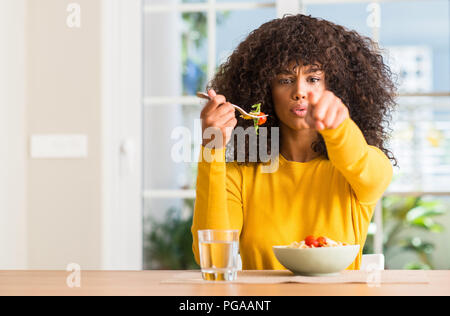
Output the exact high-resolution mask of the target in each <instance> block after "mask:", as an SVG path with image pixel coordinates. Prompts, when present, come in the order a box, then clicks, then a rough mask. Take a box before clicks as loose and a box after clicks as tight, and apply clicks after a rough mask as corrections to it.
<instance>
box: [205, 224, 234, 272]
mask: <svg viewBox="0 0 450 316" xmlns="http://www.w3.org/2000/svg"><path fill="white" fill-rule="evenodd" d="M198 242H199V249H200V266H201V269H202V277H203V279H204V280H208V281H233V280H236V276H237V269H238V251H239V231H238V230H218V229H207V230H199V231H198Z"/></svg>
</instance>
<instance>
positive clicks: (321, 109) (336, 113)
mask: <svg viewBox="0 0 450 316" xmlns="http://www.w3.org/2000/svg"><path fill="white" fill-rule="evenodd" d="M308 101H309V107H310V108H309V109H308V112H307V114H306V118H305V120H306V123H307V124H308V125H309V126H310V128H315V129H316V130H319V131H321V130H324V129H335V128H337V127H338V126H339V125H341V123H342V122H344V121H345V120H346V119H347V118H349V117H350V114H349V111H348V108H347V107H346V106H345V105H344V103H342V101H341V99H339V98H338V97H337V96H335V95H334V93H333V92H331V91H328V90H325V92H324V93H322V95H321V96H319V95H317V94H314V93H313V92H309V93H308Z"/></svg>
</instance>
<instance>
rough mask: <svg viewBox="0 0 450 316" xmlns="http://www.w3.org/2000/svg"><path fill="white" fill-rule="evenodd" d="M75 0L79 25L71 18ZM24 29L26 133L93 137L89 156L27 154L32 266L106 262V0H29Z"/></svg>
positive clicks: (84, 266) (83, 265) (58, 267)
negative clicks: (103, 55) (103, 102)
mask: <svg viewBox="0 0 450 316" xmlns="http://www.w3.org/2000/svg"><path fill="white" fill-rule="evenodd" d="M14 1H16V0H14ZM72 2H76V3H78V4H79V5H80V7H81V28H70V27H68V25H67V24H66V20H67V17H68V16H69V14H70V13H69V12H67V7H68V4H70V3H72ZM26 33H27V68H26V77H27V89H26V94H27V113H26V117H27V122H26V124H27V127H26V129H27V136H28V137H31V135H35V134H83V135H86V136H87V137H88V156H87V158H81V159H31V158H30V157H28V158H27V196H26V197H27V202H28V207H27V223H28V227H27V233H28V236H27V240H28V245H27V252H28V267H29V268H30V269H56V270H65V269H66V267H67V265H68V264H69V263H77V264H79V265H80V266H81V268H82V269H83V270H86V269H100V268H101V264H102V259H101V257H102V254H101V252H102V248H101V242H102V218H101V216H102V209H101V208H102V197H101V194H102V190H101V6H100V0H77V1H71V0H37V1H36V0H29V1H28V2H27V27H26Z"/></svg>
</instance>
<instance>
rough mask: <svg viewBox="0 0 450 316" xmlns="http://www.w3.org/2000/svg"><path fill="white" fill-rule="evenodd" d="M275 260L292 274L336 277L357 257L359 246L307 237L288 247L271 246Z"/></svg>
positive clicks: (325, 238) (322, 238)
mask: <svg viewBox="0 0 450 316" xmlns="http://www.w3.org/2000/svg"><path fill="white" fill-rule="evenodd" d="M272 249H273V252H274V254H275V257H276V258H277V260H278V261H279V262H280V263H281V264H282V265H283V266H284V267H285V268H286V269H288V270H290V271H292V272H293V273H294V274H299V275H309V276H321V275H336V274H338V273H339V272H341V271H343V270H345V269H346V268H347V267H348V266H349V265H350V264H352V262H353V261H354V260H355V258H356V256H357V255H358V252H359V249H360V246H359V245H350V244H348V243H345V242H339V241H334V240H332V239H330V238H327V237H324V236H321V237H318V238H315V237H314V236H307V237H306V238H305V239H304V240H302V241H300V242H297V241H294V242H292V243H291V244H290V245H288V246H273V247H272Z"/></svg>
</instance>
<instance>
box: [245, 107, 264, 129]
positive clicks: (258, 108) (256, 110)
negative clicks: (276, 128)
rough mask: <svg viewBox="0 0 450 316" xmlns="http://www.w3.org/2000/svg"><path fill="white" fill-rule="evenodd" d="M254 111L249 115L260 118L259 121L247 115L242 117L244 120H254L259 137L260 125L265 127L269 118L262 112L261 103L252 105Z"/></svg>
mask: <svg viewBox="0 0 450 316" xmlns="http://www.w3.org/2000/svg"><path fill="white" fill-rule="evenodd" d="M252 109H254V110H252V111H251V112H250V113H249V114H252V115H257V116H260V118H259V119H257V118H253V117H250V116H247V115H241V117H242V118H243V119H244V120H253V125H254V127H255V131H256V135H258V129H259V126H260V125H263V124H264V123H266V121H267V116H266V114H264V112H261V103H258V104H254V105H252Z"/></svg>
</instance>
